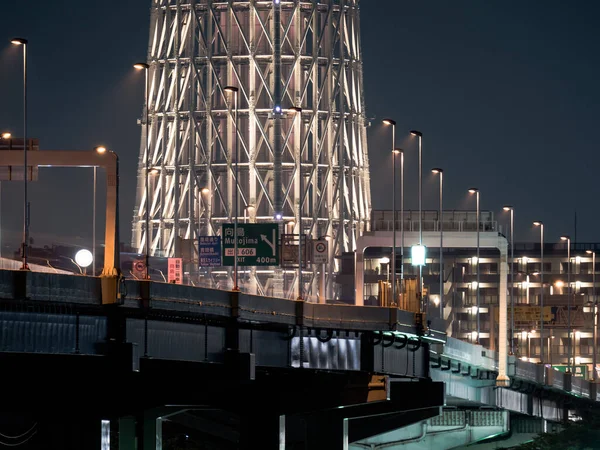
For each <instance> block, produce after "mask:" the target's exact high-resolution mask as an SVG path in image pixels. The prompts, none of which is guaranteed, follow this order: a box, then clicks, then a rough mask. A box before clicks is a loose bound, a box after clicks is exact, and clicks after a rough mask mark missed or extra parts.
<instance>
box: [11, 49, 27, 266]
mask: <svg viewBox="0 0 600 450" xmlns="http://www.w3.org/2000/svg"><path fill="white" fill-rule="evenodd" d="M10 43H11V44H13V45H22V46H23V244H22V245H23V248H22V255H21V256H22V258H23V264H22V266H21V270H29V266H28V265H27V243H28V241H29V220H28V219H29V217H28V210H29V207H28V206H29V205H28V200H27V43H28V41H27V39H24V38H13V39H11V41H10Z"/></svg>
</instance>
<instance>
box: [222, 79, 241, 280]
mask: <svg viewBox="0 0 600 450" xmlns="http://www.w3.org/2000/svg"><path fill="white" fill-rule="evenodd" d="M224 90H225V92H231V93H233V96H234V104H235V118H234V121H235V221H234V223H233V235H234V239H233V242H234V245H233V247H234V248H233V253H234V256H233V290H234V291H239V290H240V288H239V287H238V254H237V253H238V231H237V229H238V216H239V214H238V206H239V205H238V197H239V180H238V158H239V155H238V91H239V89H238V88H237V87H235V86H225V88H224Z"/></svg>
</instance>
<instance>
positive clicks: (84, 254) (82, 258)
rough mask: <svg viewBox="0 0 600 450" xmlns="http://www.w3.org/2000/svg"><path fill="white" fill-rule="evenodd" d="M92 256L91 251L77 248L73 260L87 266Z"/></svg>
mask: <svg viewBox="0 0 600 450" xmlns="http://www.w3.org/2000/svg"><path fill="white" fill-rule="evenodd" d="M93 258H94V257H93V255H92V252H90V251H89V250H86V249H83V250H79V251H78V252H77V254H76V255H75V262H76V263H77V264H79V265H80V266H81V267H87V266H89V265H90V264H91V263H92V260H93Z"/></svg>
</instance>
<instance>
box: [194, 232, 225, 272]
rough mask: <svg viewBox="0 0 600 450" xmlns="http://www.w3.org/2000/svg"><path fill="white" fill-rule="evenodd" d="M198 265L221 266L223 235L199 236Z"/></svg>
mask: <svg viewBox="0 0 600 450" xmlns="http://www.w3.org/2000/svg"><path fill="white" fill-rule="evenodd" d="M198 265H199V266H200V267H220V266H221V236H198Z"/></svg>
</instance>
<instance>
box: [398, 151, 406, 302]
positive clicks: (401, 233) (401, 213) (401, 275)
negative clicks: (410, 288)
mask: <svg viewBox="0 0 600 450" xmlns="http://www.w3.org/2000/svg"><path fill="white" fill-rule="evenodd" d="M396 150H397V151H398V152H400V286H401V289H402V292H401V295H404V150H402V149H401V148H397V149H396Z"/></svg>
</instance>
